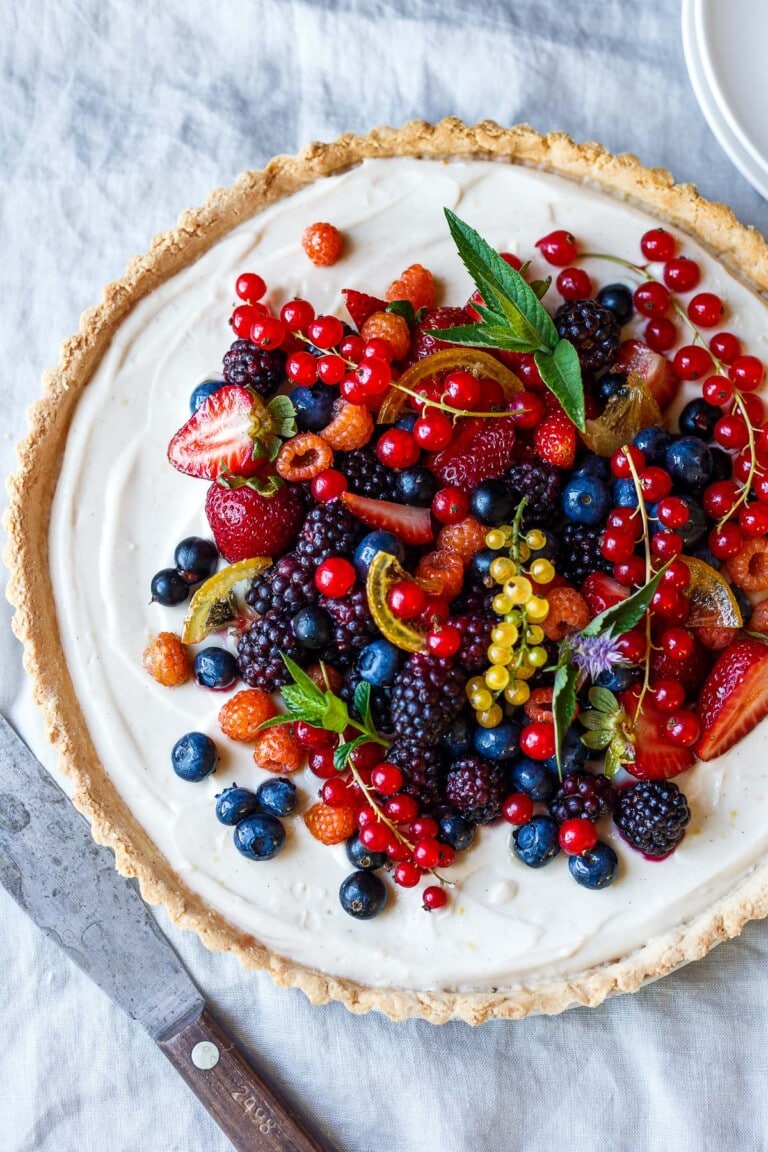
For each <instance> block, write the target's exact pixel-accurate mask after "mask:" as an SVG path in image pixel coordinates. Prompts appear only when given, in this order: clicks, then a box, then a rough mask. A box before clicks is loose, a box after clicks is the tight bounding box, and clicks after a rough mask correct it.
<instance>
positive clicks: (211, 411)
mask: <svg viewBox="0 0 768 1152" xmlns="http://www.w3.org/2000/svg"><path fill="white" fill-rule="evenodd" d="M271 432H272V420H271V417H270V415H269V413H268V412H267V409H266V408H265V407H264V405H263V404H262V402H261V400H260V399H259V397H258V396H256V395H255V393H253V392H251V391H250V390H249V389H248V388H241V387H240V385H239V384H229V385H227V386H226V387H225V388H219V390H218V392H214V393H213V395H212V396H209V397H208V399H207V400H205V401H204V402H203V403H202V404H201V405H200V407H199V408H198V410H197V412H195V413H194V415H193V416H190V418H189V420H187V422H186V424H185V425H184V427H183V428H180V429H179V431H178V432H177V433H176V435H175V436H174V437H173V439H172V440H171V442H170V444H169V445H168V459H169V460H170V462H171V464H173V466H174V468H177V469H178V471H179V472H185V473H186V474H187V476H202V477H203V478H204V479H206V480H215V479H216V477H217V476H221V475H222V474H223V473H225V472H229V473H231V474H232V475H233V476H255V475H256V474H257V473H258V472H260V471H262V470H263V467H264V459H263V457H264V452H263V450H262V451H261V452H259V448H260V447H261V446H262V441H263V439H264V435H265V433H266V434H267V435H269V434H270V433H271Z"/></svg>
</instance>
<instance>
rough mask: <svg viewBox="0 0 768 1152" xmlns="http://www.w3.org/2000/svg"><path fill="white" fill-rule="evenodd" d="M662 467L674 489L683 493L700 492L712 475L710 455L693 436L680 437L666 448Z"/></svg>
mask: <svg viewBox="0 0 768 1152" xmlns="http://www.w3.org/2000/svg"><path fill="white" fill-rule="evenodd" d="M664 466H665V468H666V469H667V472H669V474H670V476H671V477H672V480H673V482H674V485H675V487H676V488H678V489H680V490H681V491H683V492H700V491H701V489H702V488H703V487H704V486H705V485H706V484H708V483H709V479H710V477H711V475H712V453H711V452H710V450H709V448H708V447H707V446H706V444H704V443H703V442H702V441H701V440H697V438H696V437H695V436H681V437H680V439H679V440H673V441H672V443H671V444H670V446H669V448H667V451H666V452H665V454H664Z"/></svg>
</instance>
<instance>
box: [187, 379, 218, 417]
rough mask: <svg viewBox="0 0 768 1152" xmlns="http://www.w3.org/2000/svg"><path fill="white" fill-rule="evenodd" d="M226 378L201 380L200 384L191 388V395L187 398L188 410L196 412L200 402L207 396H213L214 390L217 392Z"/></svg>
mask: <svg viewBox="0 0 768 1152" xmlns="http://www.w3.org/2000/svg"><path fill="white" fill-rule="evenodd" d="M225 384H226V380H203V382H202V384H198V385H197V387H196V388H194V389H193V390H192V395H191V396H190V398H189V410H190V412H191V413H192V415H194V414H195V412H197V410H198V408H199V407H200V405H201V404H203V403H204V402H205V401H206V400H207V399H208V397H209V396H213V394H214V392H218V390H219V388H223V387H224V385H225Z"/></svg>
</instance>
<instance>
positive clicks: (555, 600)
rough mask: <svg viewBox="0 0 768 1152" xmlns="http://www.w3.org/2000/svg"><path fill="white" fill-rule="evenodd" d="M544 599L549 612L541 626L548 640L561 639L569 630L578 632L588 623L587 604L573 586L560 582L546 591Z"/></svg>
mask: <svg viewBox="0 0 768 1152" xmlns="http://www.w3.org/2000/svg"><path fill="white" fill-rule="evenodd" d="M546 599H547V601H548V602H549V614H548V615H547V618H546V620H542V622H541V627H542V629H543V630H544V635H545V636H546V637H547V639H548V640H558V641H559V640H562V639H563V638H564V637H565V636H567V635H568V633H569V632H578V631H579V630H580V629H581V628H586V626H587V624H589V621H590V613H589V605H588V604H587V602H586V600H585V599H584V597H583V596H582V594H581V593H580V592H577V591H576V589H575V588H571V587H569V585H568V584H561V585H560V587H559V588H553V589H552V590H551V591H550V592H548V593H547V596H546Z"/></svg>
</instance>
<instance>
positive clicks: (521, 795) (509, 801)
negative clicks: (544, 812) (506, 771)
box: [501, 792, 533, 825]
mask: <svg viewBox="0 0 768 1152" xmlns="http://www.w3.org/2000/svg"><path fill="white" fill-rule="evenodd" d="M501 814H502V816H503V817H504V819H505V820H506V821H507V822H508V823H509V824H518V825H519V824H527V823H528V821H529V820H531V819H532V818H533V800H532V799H531V798H530V796H527V795H526V793H525V792H513V793H512V794H511V796H507V798H506V800H505V801H504V803H503V805H502V808H501Z"/></svg>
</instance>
